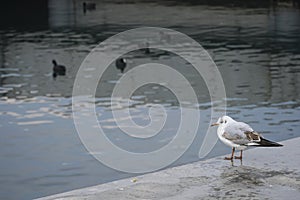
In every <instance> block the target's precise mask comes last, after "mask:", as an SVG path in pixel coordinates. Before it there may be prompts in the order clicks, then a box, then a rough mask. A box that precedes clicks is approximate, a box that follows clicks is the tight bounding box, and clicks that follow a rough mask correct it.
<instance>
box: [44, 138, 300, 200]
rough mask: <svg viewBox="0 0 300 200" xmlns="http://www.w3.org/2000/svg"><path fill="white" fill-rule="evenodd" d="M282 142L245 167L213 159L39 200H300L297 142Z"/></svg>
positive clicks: (255, 152) (249, 157)
mask: <svg viewBox="0 0 300 200" xmlns="http://www.w3.org/2000/svg"><path fill="white" fill-rule="evenodd" d="M282 144H283V145H284V146H283V147H278V148H254V149H250V150H247V151H245V153H244V159H243V163H241V162H240V160H234V161H233V163H231V162H230V161H228V160H223V157H217V158H213V159H209V160H206V161H199V162H195V163H191V164H187V165H183V166H178V167H174V168H169V169H166V170H162V171H159V172H154V173H150V174H146V175H142V176H138V177H136V178H130V179H123V180H118V181H114V182H111V183H106V184H102V185H97V186H93V187H89V188H83V189H79V190H74V191H70V192H66V193H62V194H57V195H53V196H48V197H44V198H41V200H54V199H55V200H58V199H67V200H71V199H88V200H93V199H95V200H96V199H109V200H111V199H112V200H119V199H132V200H137V199H139V200H140V199H157V200H160V199H164V200H182V199H191V200H196V199H232V198H234V199H289V200H292V199H295V200H296V199H299V198H300V173H299V172H300V170H299V169H300V138H294V139H290V140H286V141H284V142H282ZM229 151H230V149H228V152H229Z"/></svg>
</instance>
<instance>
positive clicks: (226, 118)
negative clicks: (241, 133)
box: [211, 115, 234, 126]
mask: <svg viewBox="0 0 300 200" xmlns="http://www.w3.org/2000/svg"><path fill="white" fill-rule="evenodd" d="M231 121H234V120H233V119H232V118H231V117H229V116H226V115H225V116H223V117H220V118H219V119H218V121H217V122H216V123H213V124H212V125H211V126H222V125H223V126H224V125H225V124H227V123H228V122H231Z"/></svg>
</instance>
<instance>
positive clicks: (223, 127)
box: [211, 116, 283, 160]
mask: <svg viewBox="0 0 300 200" xmlns="http://www.w3.org/2000/svg"><path fill="white" fill-rule="evenodd" d="M211 126H219V127H218V130H217V134H218V137H219V138H220V140H221V141H222V142H223V143H224V144H226V145H228V146H230V147H232V153H231V157H225V160H232V159H233V158H235V159H240V160H242V158H243V150H244V149H246V148H247V147H248V146H257V147H280V146H283V145H281V144H278V143H276V142H272V141H269V140H267V139H265V138H263V137H262V136H261V135H260V134H259V133H258V132H256V131H254V130H253V129H252V128H251V127H250V126H249V125H248V124H246V123H244V122H237V121H235V120H234V119H232V118H231V117H229V116H223V117H220V118H219V119H218V121H217V122H216V123H214V124H212V125H211ZM235 149H237V150H240V151H241V154H240V156H235V157H234V151H235Z"/></svg>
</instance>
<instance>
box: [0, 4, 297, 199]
mask: <svg viewBox="0 0 300 200" xmlns="http://www.w3.org/2000/svg"><path fill="white" fill-rule="evenodd" d="M299 5H300V3H299V1H297V0H294V1H288V0H287V1H275V0H274V1H272V0H260V1H256V0H252V1H238V0H214V1H206V0H199V1H196V0H187V1H176V0H161V1H158V0H124V1H122V0H107V1H106V0H90V1H83V0H27V1H21V0H11V1H4V2H1V3H0V159H1V160H0V198H1V199H32V198H36V197H42V196H46V195H50V194H55V193H59V192H63V191H68V190H71V189H76V188H82V187H86V186H91V185H95V184H100V183H105V182H108V181H112V180H117V179H120V178H124V177H130V176H134V175H133V174H126V173H122V172H118V171H115V170H113V169H110V168H108V167H106V166H104V165H102V164H101V163H99V162H98V161H96V160H95V159H94V158H93V157H92V155H90V154H89V153H88V152H87V151H86V150H85V148H84V146H83V145H82V143H81V142H80V140H79V137H78V135H77V132H76V130H75V126H74V124H73V119H72V108H71V103H72V99H71V95H72V87H73V82H74V79H75V76H76V73H77V70H78V68H79V66H80V64H81V62H82V61H83V59H84V58H85V57H86V56H87V55H88V53H89V52H90V51H91V50H92V49H93V48H94V47H95V46H96V45H97V44H98V43H100V42H102V41H104V40H105V39H107V38H108V37H110V36H112V35H114V34H117V33H119V32H121V31H125V30H128V29H131V28H136V27H142V26H154V27H165V28H171V29H174V30H177V31H180V32H183V33H185V34H187V35H188V36H190V37H191V38H193V39H194V40H196V41H197V42H199V43H200V44H201V45H202V46H203V47H204V48H205V49H206V50H207V51H208V53H209V54H210V55H211V57H212V58H213V60H214V61H215V63H216V65H217V66H218V68H219V70H220V72H221V74H222V77H223V79H224V83H225V87H226V93H227V99H226V100H227V103H228V109H227V113H228V115H230V116H232V117H233V118H235V119H236V120H241V121H245V122H247V123H249V124H250V125H251V126H252V127H253V128H254V129H256V130H257V131H259V132H260V133H262V134H263V135H264V136H265V137H266V138H268V139H270V140H274V141H281V140H285V139H289V138H293V137H299V136H300V132H299V130H300V129H299V127H300V125H299V121H300V107H299V105H300V101H299V97H300V89H299V85H300V84H299V83H300V37H299V33H300V10H299V7H300V6H299ZM166 40H167V42H172V38H166ZM145 43H147V38H145ZM120 45H121V44H120ZM116 48H118V47H117V46H116ZM124 57H126V59H127V60H129V62H128V63H127V66H126V68H125V73H126V71H128V70H130V69H132V68H133V67H135V66H138V65H140V64H143V63H148V62H157V63H162V64H166V65H169V66H171V67H173V68H175V69H177V70H178V71H180V73H182V74H184V76H185V77H187V79H188V80H189V81H190V83H191V84H192V86H193V88H194V89H195V91H196V94H197V97H198V101H199V105H197V109H199V112H200V113H201V122H199V125H200V128H199V130H198V135H197V137H196V139H195V141H194V143H193V144H192V145H191V147H190V148H189V149H188V151H187V152H186V153H185V154H184V155H183V156H182V157H181V158H180V159H179V160H177V161H176V162H175V163H174V164H172V165H171V166H176V165H181V164H184V163H189V162H193V161H197V160H199V158H198V151H199V148H200V145H201V144H202V139H203V136H204V134H205V133H206V130H204V129H202V128H201V126H202V125H203V126H204V125H205V124H207V123H209V121H210V111H211V110H210V108H211V103H210V97H209V93H208V92H207V88H206V86H205V83H204V82H203V80H202V78H201V76H200V75H199V74H197V73H195V70H193V68H192V67H191V65H190V64H189V63H187V62H186V61H184V60H182V59H181V58H179V57H178V56H176V55H174V54H172V53H170V52H163V51H160V50H157V49H150V52H146V51H135V52H130V53H128V54H126V55H124ZM52 60H56V61H57V63H58V65H64V66H65V67H66V74H65V75H64V76H57V77H53V64H52ZM121 76H122V73H121V72H120V70H118V69H117V68H116V66H115V65H114V63H113V64H112V65H111V66H110V67H109V68H108V69H107V70H106V72H105V74H104V76H103V78H102V79H101V81H100V83H99V85H98V90H97V99H96V110H97V113H98V117H99V123H100V124H101V125H102V126H103V128H104V130H105V132H106V134H107V136H108V137H109V138H110V139H111V140H112V141H114V143H116V144H117V145H119V146H121V147H122V148H125V149H128V150H131V151H135V152H147V151H151V150H155V149H157V148H160V147H162V146H164V145H165V144H167V143H168V142H170V140H171V139H172V138H173V137H174V134H175V133H176V130H177V128H178V127H177V125H178V120H180V110H179V107H178V102H177V100H176V97H175V96H174V95H173V94H172V93H171V92H170V91H169V90H168V89H166V88H164V87H162V86H158V85H155V84H153V85H151V84H150V85H146V86H143V87H141V88H139V89H138V90H137V91H135V92H134V94H133V96H132V105H131V115H132V118H133V119H134V121H135V122H136V123H137V124H141V125H146V124H147V123H149V118H148V111H149V107H151V105H153V104H161V105H163V106H164V107H165V108H166V110H167V113H168V120H167V122H166V126H165V127H164V129H163V132H162V134H159V135H157V137H154V138H151V139H149V140H148V141H146V142H145V141H143V142H141V143H139V140H137V139H132V138H130V137H128V136H127V135H125V134H123V133H122V132H121V130H119V128H118V127H117V125H116V124H115V123H114V120H113V117H112V114H111V108H110V95H111V92H112V89H113V87H114V85H115V84H116V83H117V82H118V79H119V78H120V77H121ZM133 79H134V77H133ZM180 148H181V147H178V149H180ZM178 149H174V151H176V150H178ZM229 152H230V149H229V148H228V147H226V146H224V145H223V144H219V143H218V144H217V145H216V147H215V148H214V150H213V151H212V152H211V153H210V154H209V155H208V157H207V158H210V157H214V156H217V155H224V154H227V153H229ZM102 153H109V152H105V151H104V152H102ZM246 154H247V153H246ZM137 164H138V163H137Z"/></svg>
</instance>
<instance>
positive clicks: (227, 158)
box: [224, 157, 233, 160]
mask: <svg viewBox="0 0 300 200" xmlns="http://www.w3.org/2000/svg"><path fill="white" fill-rule="evenodd" d="M232 159H233V157H225V158H224V160H232Z"/></svg>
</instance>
